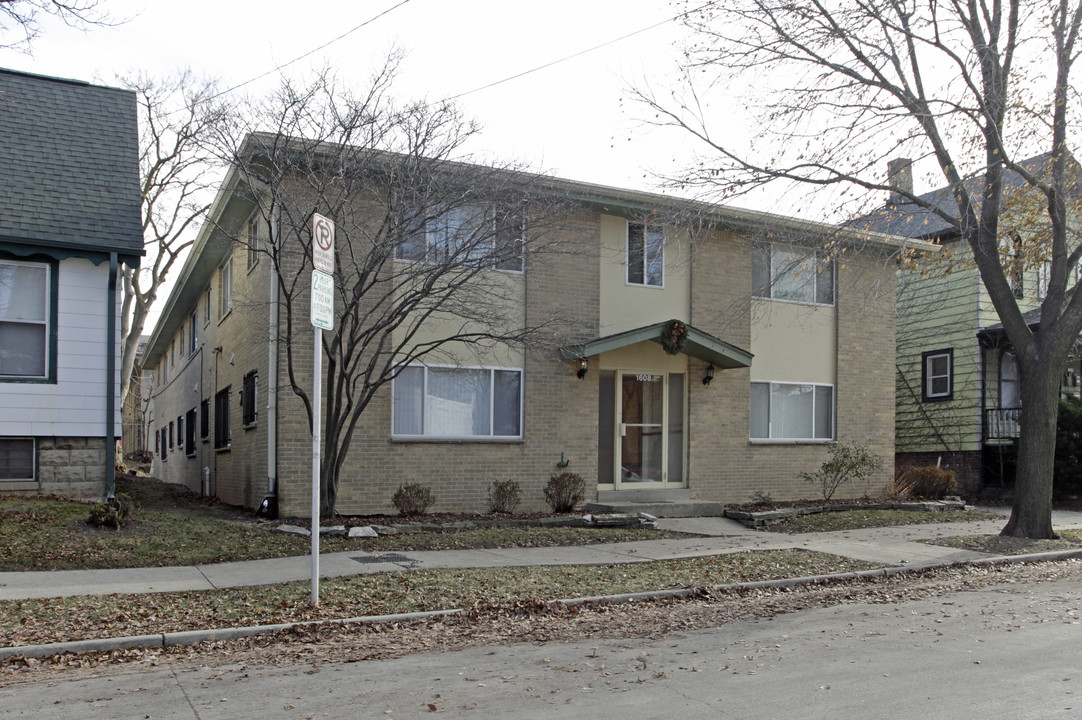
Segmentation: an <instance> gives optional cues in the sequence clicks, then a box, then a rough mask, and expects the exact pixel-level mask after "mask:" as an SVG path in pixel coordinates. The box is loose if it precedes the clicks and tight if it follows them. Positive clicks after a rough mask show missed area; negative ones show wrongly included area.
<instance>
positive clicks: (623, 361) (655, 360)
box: [598, 340, 688, 373]
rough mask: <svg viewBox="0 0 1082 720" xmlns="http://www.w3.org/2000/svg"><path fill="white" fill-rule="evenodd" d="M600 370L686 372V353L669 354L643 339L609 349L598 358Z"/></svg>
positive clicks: (654, 343) (659, 346)
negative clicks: (616, 348) (617, 348)
mask: <svg viewBox="0 0 1082 720" xmlns="http://www.w3.org/2000/svg"><path fill="white" fill-rule="evenodd" d="M598 364H599V365H600V367H601V369H602V370H628V371H635V370H645V371H649V372H658V373H660V372H670V373H686V372H687V369H688V358H687V355H683V354H680V355H669V354H668V353H667V352H665V349H664V348H662V347H661V345H660V344H658V343H656V342H653V341H652V340H645V341H643V342H640V343H635V344H634V345H628V346H627V347H623V348H620V349H619V350H610V351H609V352H606V353H602V354H601V356H600V357H599V358H598Z"/></svg>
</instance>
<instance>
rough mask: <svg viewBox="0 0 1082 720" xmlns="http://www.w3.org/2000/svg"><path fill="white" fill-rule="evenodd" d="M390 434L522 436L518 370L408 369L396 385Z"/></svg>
mask: <svg viewBox="0 0 1082 720" xmlns="http://www.w3.org/2000/svg"><path fill="white" fill-rule="evenodd" d="M393 395H394V435H395V436H399V437H434V438H520V437H522V371H521V370H504V369H494V368H457V367H453V368H452V367H426V366H412V367H407V368H404V369H403V370H402V372H401V373H400V374H399V375H398V377H397V378H395V381H394V390H393Z"/></svg>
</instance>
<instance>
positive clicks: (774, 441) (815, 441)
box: [748, 438, 837, 445]
mask: <svg viewBox="0 0 1082 720" xmlns="http://www.w3.org/2000/svg"><path fill="white" fill-rule="evenodd" d="M836 442H837V440H835V439H834V438H793V439H781V438H751V439H750V440H748V445H832V444H834V443H836Z"/></svg>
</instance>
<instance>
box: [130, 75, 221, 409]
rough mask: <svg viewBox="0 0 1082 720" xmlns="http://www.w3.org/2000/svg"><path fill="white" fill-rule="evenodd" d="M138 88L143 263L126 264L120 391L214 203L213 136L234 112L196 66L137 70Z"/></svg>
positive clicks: (134, 77)
mask: <svg viewBox="0 0 1082 720" xmlns="http://www.w3.org/2000/svg"><path fill="white" fill-rule="evenodd" d="M120 83H121V84H122V85H123V86H124V87H126V88H128V89H129V90H133V91H134V92H135V93H136V97H137V102H138V109H139V176H140V182H141V192H142V207H143V240H144V243H145V247H146V250H147V257H146V259H145V260H144V262H143V264H142V267H140V268H138V269H132V268H129V267H125V268H124V278H123V282H124V304H123V313H122V320H121V337H122V339H123V340H122V342H123V351H122V356H121V378H122V385H121V389H120V392H121V395H120V396H121V397H127V394H128V388H129V385H130V383H131V373H132V367H133V365H134V363H135V355H136V350H137V349H138V347H139V338H140V336H141V334H142V332H143V328H144V326H145V325H146V320H147V316H148V314H149V312H150V308H151V306H152V305H153V304H154V302H155V300H157V297H158V292H159V290H160V289H161V287H162V285H163V283H165V282H166V281H167V279H168V277H169V273H170V271H171V270H172V269H173V266H174V265H175V264H176V262H177V260H178V258H179V259H183V257H184V255H185V253H186V252H187V250H188V248H189V247H191V244H192V242H193V240H194V236H195V233H194V232H193V231H194V230H195V229H196V227H197V226H198V223H199V221H200V220H201V219H202V218H203V216H204V214H205V213H206V211H207V208H208V207H209V206H210V201H211V199H212V198H213V186H214V184H215V182H216V181H217V172H216V170H217V169H218V168H219V167H220V163H218V162H217V155H216V153H215V151H214V150H213V147H212V142H213V141H214V140H216V138H217V137H218V130H217V128H218V127H219V126H220V125H221V124H222V123H223V122H224V121H225V120H226V119H227V118H228V117H230V115H229V114H228V104H227V103H226V102H225V101H224V100H222V99H221V98H220V97H219V96H218V94H217V89H216V85H215V83H214V81H210V80H200V79H197V78H196V77H194V76H193V75H192V74H191V73H190V72H187V71H186V72H182V73H179V74H177V75H175V76H173V77H170V78H165V79H161V78H153V77H149V76H147V75H144V74H136V75H132V76H128V77H123V78H120Z"/></svg>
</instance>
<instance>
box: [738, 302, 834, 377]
mask: <svg viewBox="0 0 1082 720" xmlns="http://www.w3.org/2000/svg"><path fill="white" fill-rule="evenodd" d="M835 318H836V312H835V308H833V307H826V306H821V305H804V304H800V303H790V302H778V301H775V300H757V301H755V302H754V303H753V304H752V322H751V352H752V354H753V355H754V356H755V359H754V360H753V361H752V363H751V379H752V380H770V381H774V382H815V383H830V384H833V383H834V382H835V379H836V378H837V342H836V337H837V331H836V327H837V326H836V322H835Z"/></svg>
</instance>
